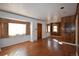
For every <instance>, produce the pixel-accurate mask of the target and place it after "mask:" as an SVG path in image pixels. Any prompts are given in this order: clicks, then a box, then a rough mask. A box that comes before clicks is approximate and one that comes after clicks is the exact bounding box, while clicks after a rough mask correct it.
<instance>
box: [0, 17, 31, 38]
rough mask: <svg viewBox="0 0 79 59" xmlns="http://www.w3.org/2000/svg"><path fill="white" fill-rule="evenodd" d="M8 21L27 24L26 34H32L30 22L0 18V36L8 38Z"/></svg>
mask: <svg viewBox="0 0 79 59" xmlns="http://www.w3.org/2000/svg"><path fill="white" fill-rule="evenodd" d="M8 23H18V24H26V35H30V22H24V21H19V20H10V19H4V18H0V38H7V37H9V35H8Z"/></svg>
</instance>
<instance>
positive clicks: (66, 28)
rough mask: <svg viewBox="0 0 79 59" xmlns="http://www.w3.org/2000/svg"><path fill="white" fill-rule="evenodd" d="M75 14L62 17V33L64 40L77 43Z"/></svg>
mask: <svg viewBox="0 0 79 59" xmlns="http://www.w3.org/2000/svg"><path fill="white" fill-rule="evenodd" d="M75 20H76V19H75V16H67V17H62V19H61V31H62V32H61V35H62V39H63V40H62V41H65V42H69V43H75Z"/></svg>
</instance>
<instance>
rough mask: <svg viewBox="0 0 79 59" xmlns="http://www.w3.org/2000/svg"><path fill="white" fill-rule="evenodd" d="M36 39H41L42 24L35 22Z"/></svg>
mask: <svg viewBox="0 0 79 59" xmlns="http://www.w3.org/2000/svg"><path fill="white" fill-rule="evenodd" d="M37 39H38V40H41V39H42V24H41V23H37Z"/></svg>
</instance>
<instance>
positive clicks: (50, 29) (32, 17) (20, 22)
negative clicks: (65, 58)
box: [0, 3, 79, 56]
mask: <svg viewBox="0 0 79 59" xmlns="http://www.w3.org/2000/svg"><path fill="white" fill-rule="evenodd" d="M0 56H79V3H0Z"/></svg>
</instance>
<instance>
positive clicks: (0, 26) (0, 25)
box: [0, 22, 2, 38]
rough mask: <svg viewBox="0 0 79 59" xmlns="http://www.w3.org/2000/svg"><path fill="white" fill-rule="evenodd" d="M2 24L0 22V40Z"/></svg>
mask: <svg viewBox="0 0 79 59" xmlns="http://www.w3.org/2000/svg"><path fill="white" fill-rule="evenodd" d="M1 28H2V24H1V22H0V38H1V37H2V29H1Z"/></svg>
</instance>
